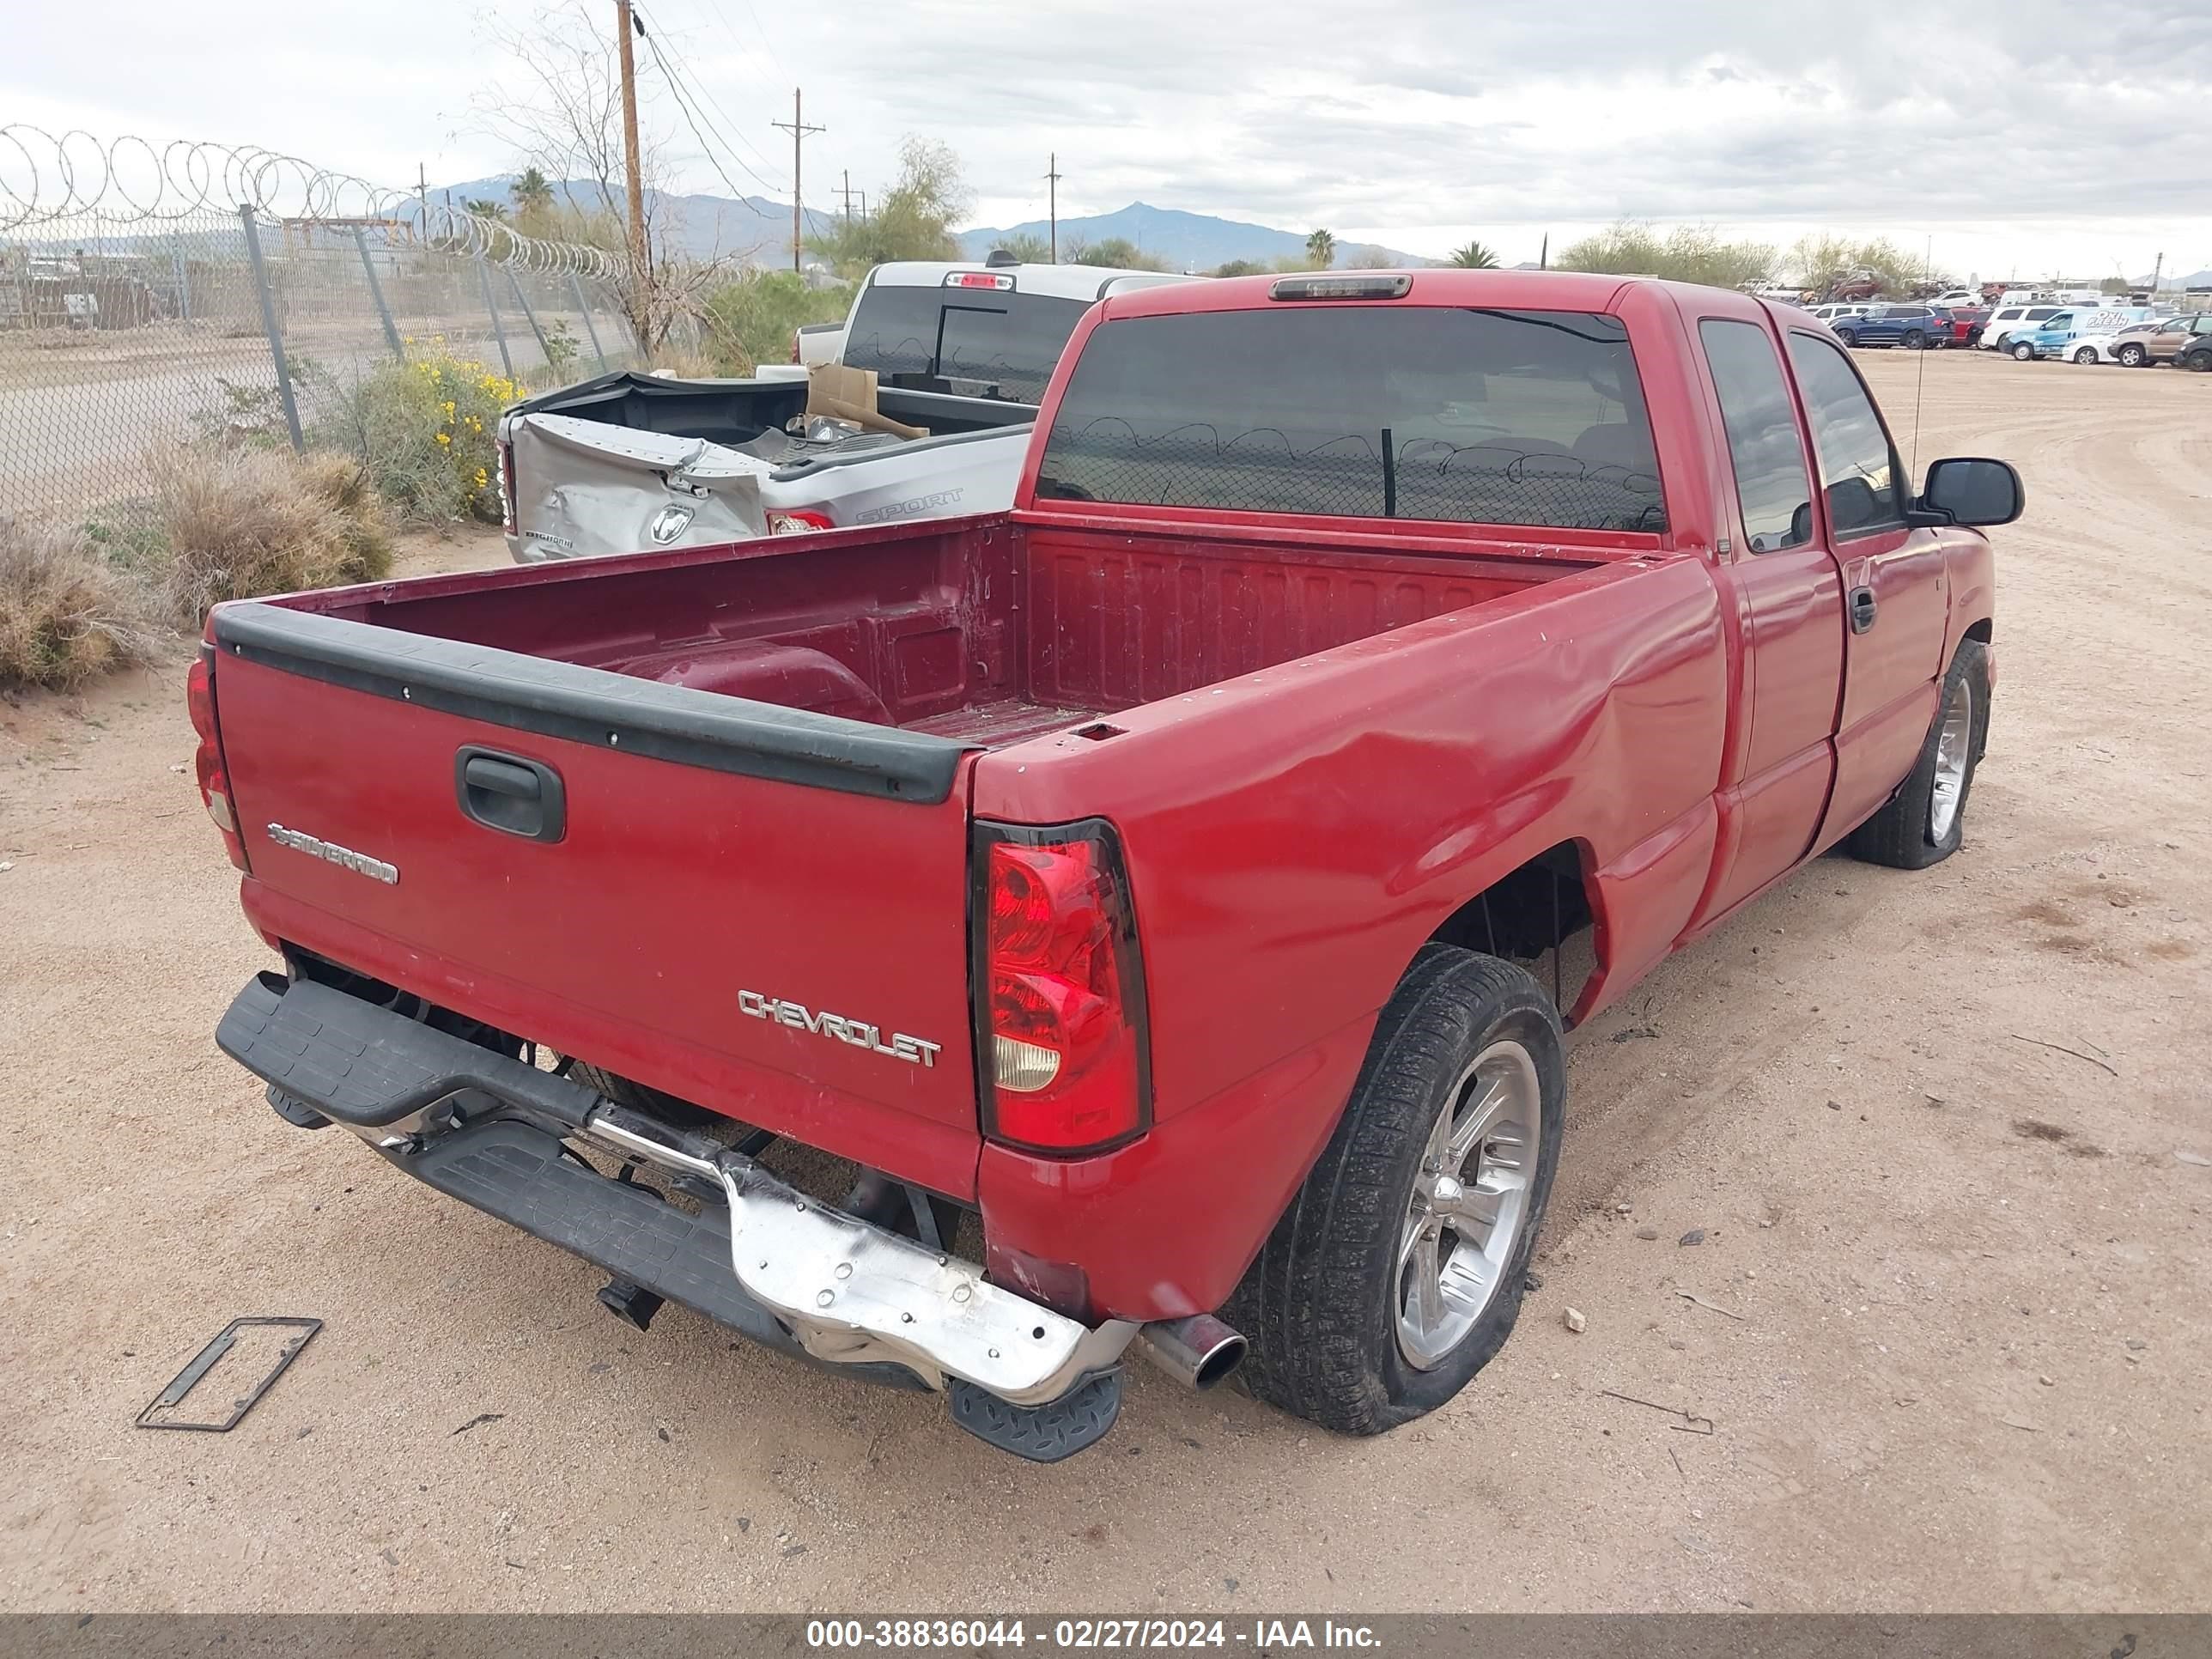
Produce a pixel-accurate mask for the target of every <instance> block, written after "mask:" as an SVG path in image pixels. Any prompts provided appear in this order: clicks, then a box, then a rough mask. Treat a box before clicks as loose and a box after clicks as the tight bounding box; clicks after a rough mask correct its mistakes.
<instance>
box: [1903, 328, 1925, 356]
mask: <svg viewBox="0 0 2212 1659" xmlns="http://www.w3.org/2000/svg"><path fill="white" fill-rule="evenodd" d="M1927 344H1928V337H1927V336H1926V335H1925V334H1923V333H1922V332H1921V331H1919V330H1918V329H1917V328H1915V329H1908V330H1906V331H1905V349H1906V350H1907V351H1920V350H1923V349H1926V347H1927Z"/></svg>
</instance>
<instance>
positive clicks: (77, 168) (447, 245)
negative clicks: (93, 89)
mask: <svg viewBox="0 0 2212 1659" xmlns="http://www.w3.org/2000/svg"><path fill="white" fill-rule="evenodd" d="M241 208H251V209H252V210H254V211H255V212H257V213H258V214H261V215H263V216H265V217H267V218H270V219H271V220H282V221H287V222H295V223H300V224H304V225H307V226H314V225H319V224H328V225H355V224H359V225H364V226H365V225H370V224H379V223H380V224H382V225H383V226H386V227H388V228H397V229H400V230H402V231H404V233H405V234H410V235H412V236H415V237H417V238H419V239H420V240H421V241H422V244H423V245H424V246H428V247H431V248H435V249H437V250H439V251H441V252H451V253H459V254H462V255H465V256H467V257H471V258H482V259H484V260H487V261H489V262H490V263H492V264H501V265H511V266H515V267H518V268H520V269H521V270H527V271H533V272H540V273H544V274H549V275H556V276H567V275H569V274H572V273H573V274H574V275H576V276H589V277H596V278H599V279H601V280H612V279H615V278H617V277H619V276H620V275H621V274H622V261H621V260H620V259H619V258H617V256H616V255H614V254H611V253H609V252H606V251H605V249H603V248H596V247H592V246H588V245H586V244H584V243H580V242H562V241H554V240H548V239H546V238H544V237H538V236H527V235H525V234H523V233H522V232H520V231H519V230H517V229H516V228H514V227H513V225H511V224H508V223H507V222H506V221H504V220H501V219H496V218H493V217H491V216H489V215H485V214H480V213H474V212H471V211H470V210H468V209H467V208H465V207H458V208H457V207H453V206H451V205H450V204H446V203H443V202H431V201H428V200H427V199H426V198H425V197H422V196H421V195H418V194H417V193H416V191H411V190H401V189H394V188H392V187H390V186H387V185H377V184H374V183H372V182H370V181H369V180H368V179H361V178H357V177H356V176H355V175H353V174H351V173H338V172H334V171H332V170H331V169H330V168H327V167H316V166H314V165H313V163H312V162H308V161H302V160H301V158H300V157H298V156H296V155H286V154H284V153H283V151H281V150H272V149H262V148H261V147H260V146H258V145H255V144H219V143H212V142H210V141H206V140H198V139H176V140H173V141H170V142H168V143H155V142H153V141H151V140H149V139H145V138H141V137H137V135H135V134H126V135H125V136H123V137H116V138H108V139H102V138H100V137H96V136H95V135H94V134H92V133H89V132H86V131H83V130H82V129H81V128H78V129H72V130H70V131H67V132H64V133H61V134H58V135H57V134H54V133H51V132H48V131H46V130H45V129H44V128H41V127H34V126H30V125H25V124H22V123H9V124H8V125H0V232H10V231H22V230H28V229H33V228H39V227H55V228H68V227H70V226H72V225H75V224H78V223H82V222H92V221H97V222H100V224H101V225H102V226H103V228H106V227H112V225H114V224H116V223H118V222H121V223H131V222H137V223H161V222H177V221H180V220H184V219H187V218H191V217H192V216H196V215H202V214H208V213H226V214H235V213H237V212H238V211H239V210H240V209H241Z"/></svg>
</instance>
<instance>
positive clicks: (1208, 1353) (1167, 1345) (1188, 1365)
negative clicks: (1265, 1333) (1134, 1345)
mask: <svg viewBox="0 0 2212 1659" xmlns="http://www.w3.org/2000/svg"><path fill="white" fill-rule="evenodd" d="M1137 1341H1138V1344H1139V1346H1141V1347H1142V1348H1143V1349H1144V1351H1145V1357H1146V1358H1148V1359H1150V1360H1151V1361H1152V1364H1155V1365H1158V1367H1159V1368H1160V1369H1161V1370H1164V1371H1165V1372H1166V1373H1167V1374H1168V1375H1169V1376H1172V1377H1173V1378H1175V1380H1176V1382H1178V1383H1182V1385H1183V1386H1184V1387H1185V1388H1187V1389H1199V1390H1200V1391H1201V1392H1202V1391H1204V1390H1205V1389H1210V1388H1212V1386H1213V1385H1214V1384H1215V1383H1219V1382H1221V1381H1223V1380H1224V1379H1225V1378H1226V1377H1227V1376H1228V1375H1229V1373H1230V1372H1231V1371H1233V1370H1236V1369H1237V1366H1238V1365H1239V1364H1241V1363H1243V1358H1244V1350H1245V1348H1246V1347H1247V1346H1249V1344H1247V1343H1246V1341H1245V1340H1244V1339H1243V1336H1241V1335H1240V1334H1237V1332H1235V1331H1232V1330H1231V1329H1230V1328H1229V1327H1228V1326H1226V1325H1225V1324H1223V1323H1222V1322H1220V1321H1219V1320H1218V1319H1216V1318H1215V1317H1214V1316H1212V1314H1193V1315H1191V1316H1189V1317H1188V1319H1161V1320H1155V1321H1154V1322H1152V1323H1151V1324H1149V1325H1146V1326H1145V1327H1143V1328H1141V1329H1139V1331H1138V1333H1137Z"/></svg>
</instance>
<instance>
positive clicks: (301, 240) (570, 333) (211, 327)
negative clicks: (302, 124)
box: [0, 127, 638, 530]
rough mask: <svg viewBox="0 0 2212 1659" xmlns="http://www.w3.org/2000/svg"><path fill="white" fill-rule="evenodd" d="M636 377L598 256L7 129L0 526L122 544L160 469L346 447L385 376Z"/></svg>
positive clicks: (191, 162)
mask: <svg viewBox="0 0 2212 1659" xmlns="http://www.w3.org/2000/svg"><path fill="white" fill-rule="evenodd" d="M141 175H143V177H142V176H141ZM637 356H638V354H637V351H636V348H635V341H634V339H633V337H632V336H631V333H630V330H629V323H628V321H627V320H626V318H625V315H624V313H623V305H622V301H621V296H620V295H619V293H618V291H617V282H616V270H615V266H614V264H613V262H612V260H611V258H609V256H607V255H606V254H605V253H603V252H600V251H599V250H598V249H596V248H592V247H585V246H575V245H572V244H565V243H558V242H548V241H544V240H537V239H534V238H531V237H527V236H524V235H521V234H518V233H517V232H516V231H515V230H514V229H513V228H512V227H510V226H508V225H507V224H505V223H504V222H501V221H499V220H496V219H494V218H489V217H486V216H479V215H477V214H474V213H471V212H468V211H465V210H459V209H453V208H449V207H447V206H446V205H445V204H443V203H434V202H430V201H428V200H425V199H423V198H422V197H416V196H412V195H406V194H402V193H398V192H392V191H380V190H376V189H374V188H373V187H371V186H368V185H364V184H362V183H361V182H360V181H358V180H353V179H343V178H342V177H338V176H337V175H331V174H328V173H319V172H317V171H315V170H313V169H309V168H307V167H303V166H302V165H301V164H300V163H298V162H295V161H290V160H289V159H288V158H284V157H280V156H276V155H270V154H269V153H266V152H260V151H237V150H230V149H213V148H211V147H209V146H204V145H171V146H168V147H167V148H166V149H155V148H153V147H150V146H147V145H144V144H143V143H138V142H137V141H133V140H124V141H118V143H114V144H112V145H106V146H91V145H88V143H87V142H86V141H84V140H82V137H81V135H80V136H76V137H72V138H70V139H59V140H58V139H52V138H50V137H46V135H43V134H37V133H33V132H31V131H28V130H27V129H23V128H20V127H9V128H0V514H6V513H15V514H20V515H22V516H25V517H31V518H66V519H74V520H80V521H83V522H88V523H91V524H93V525H94V526H113V527H115V528H116V529H118V530H127V529H129V528H131V527H134V526H137V525H139V524H142V523H143V522H144V521H145V520H146V518H147V506H146V502H145V500H144V490H145V488H146V477H147V462H148V458H149V456H150V455H151V454H153V453H156V452H157V451H158V450H160V449H161V447H164V446H166V445H170V444H174V443H177V442H180V441H211V442H246V441H271V440H273V441H279V442H285V443H289V444H292V445H293V446H295V447H307V445H309V444H327V445H330V446H331V447H346V435H347V431H348V428H349V417H350V413H351V410H352V409H353V406H354V402H355V400H356V398H358V396H359V394H360V392H361V389H362V386H363V385H364V383H365V382H367V381H368V380H369V379H370V378H371V377H372V376H374V374H376V373H377V372H378V370H379V369H380V368H385V367H386V366H387V365H390V364H392V363H394V362H406V361H410V360H411V361H418V362H420V361H432V360H439V359H442V358H444V357H451V358H454V359H459V360H461V361H462V362H474V363H478V364H482V365H483V368H484V369H485V370H486V371H487V372H489V373H492V374H498V375H499V376H500V377H501V378H502V379H503V380H508V381H513V382H516V383H518V384H519V385H520V386H525V387H527V388H530V389H532V390H537V389H543V388H544V387H546V386H553V385H557V384H559V383H560V382H561V381H562V380H572V379H580V378H582V377H583V376H586V375H588V374H598V373H599V372H601V371H602V370H603V369H611V368H624V367H628V366H630V365H631V364H632V363H633V362H635V361H636V359H637Z"/></svg>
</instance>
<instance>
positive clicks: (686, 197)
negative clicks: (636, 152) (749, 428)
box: [430, 173, 830, 265]
mask: <svg viewBox="0 0 2212 1659" xmlns="http://www.w3.org/2000/svg"><path fill="white" fill-rule="evenodd" d="M513 186H514V175H513V173H505V174H501V176H499V177H497V178H493V179H470V180H468V182H466V183H465V184H459V185H443V186H441V187H440V188H438V189H435V190H433V191H431V192H430V196H431V199H432V200H433V201H434V202H443V201H447V200H449V199H450V200H451V201H452V203H453V205H454V206H455V207H459V206H460V204H462V203H464V202H471V201H483V202H497V203H499V204H501V205H502V206H507V207H509V208H511V207H512V205H513V197H512V195H511V194H510V192H511V191H512V190H513ZM553 191H554V194H555V196H556V197H559V198H561V199H563V200H565V201H566V202H567V203H568V204H569V205H570V206H572V207H577V208H582V209H585V210H590V211H596V210H598V209H599V208H600V207H602V206H603V205H605V197H603V196H602V195H601V194H600V192H599V185H596V184H593V183H592V182H590V181H589V180H587V179H562V181H561V182H559V183H558V184H556V185H554V186H553ZM645 208H646V211H647V213H648V214H649V215H651V216H652V217H653V222H655V223H656V224H658V225H659V226H661V227H663V228H665V231H666V233H667V234H668V236H669V238H670V239H671V240H672V241H673V243H674V245H675V248H676V251H677V252H679V253H683V254H685V255H688V256H689V257H690V258H695V259H708V258H713V257H714V255H716V254H718V253H720V254H738V255H739V256H741V257H743V258H745V259H746V260H747V261H748V262H750V263H751V264H763V265H781V264H789V263H790V260H791V204H790V203H788V202H779V201H777V200H775V198H774V197H768V196H738V197H731V196H714V195H708V194H706V193H704V192H691V193H687V194H681V195H679V194H678V193H676V192H674V191H658V190H652V189H648V190H647V191H646V192H645ZM829 218H830V216H829V215H828V214H826V213H818V212H817V211H816V210H814V209H812V208H809V209H807V210H806V217H805V227H806V234H808V235H810V236H811V235H814V234H816V233H817V232H819V231H822V230H824V229H826V228H828V227H829Z"/></svg>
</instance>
